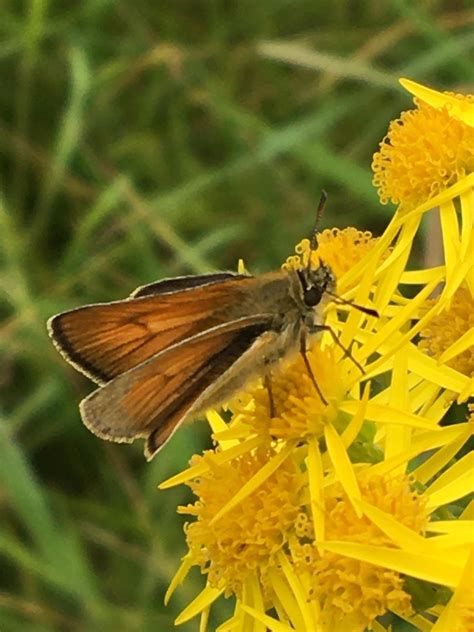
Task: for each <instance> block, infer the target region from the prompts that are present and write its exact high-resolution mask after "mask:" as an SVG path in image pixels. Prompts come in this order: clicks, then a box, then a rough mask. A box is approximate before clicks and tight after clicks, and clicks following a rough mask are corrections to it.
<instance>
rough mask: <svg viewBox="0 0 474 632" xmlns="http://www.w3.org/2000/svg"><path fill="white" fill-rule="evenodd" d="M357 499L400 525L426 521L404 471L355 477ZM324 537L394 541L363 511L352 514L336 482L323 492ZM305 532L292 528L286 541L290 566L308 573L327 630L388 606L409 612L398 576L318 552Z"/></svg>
mask: <svg viewBox="0 0 474 632" xmlns="http://www.w3.org/2000/svg"><path fill="white" fill-rule="evenodd" d="M359 486H360V489H361V493H362V499H363V500H364V501H365V502H367V503H369V504H370V506H372V507H376V508H378V510H380V511H383V512H386V513H387V514H389V515H390V516H391V517H392V518H393V519H394V520H398V521H399V522H400V524H403V525H404V526H406V527H408V528H409V529H412V530H413V531H414V532H415V533H419V534H421V533H423V532H424V530H425V528H426V525H427V523H428V519H427V513H428V512H427V511H426V509H425V505H426V499H425V498H423V496H421V495H420V494H418V493H417V492H414V491H413V490H412V489H411V485H410V481H409V479H408V477H406V476H398V477H391V476H387V475H386V476H374V477H364V476H363V474H361V475H360V476H359ZM325 503H326V507H325V512H326V541H327V542H330V541H331V540H336V541H340V542H342V541H351V542H358V543H360V544H362V545H364V544H365V545H371V546H374V545H376V546H388V547H393V546H394V544H393V542H392V540H391V539H390V537H389V536H388V535H387V534H385V533H384V532H383V531H382V530H381V529H380V528H379V527H378V526H377V525H376V524H375V523H374V522H372V521H371V519H370V518H369V517H368V516H367V515H362V516H358V515H357V513H356V512H355V510H354V507H353V505H352V503H351V502H350V501H349V500H348V498H347V496H346V495H345V493H344V491H343V490H342V488H341V486H340V484H339V483H334V484H333V485H331V486H330V487H329V489H328V490H327V492H326V494H325ZM308 539H309V538H308V534H307V533H304V532H303V533H301V534H299V533H298V532H297V537H296V538H295V539H294V540H293V542H292V543H291V545H290V549H291V554H292V559H293V563H294V565H295V570H296V572H297V574H298V575H299V576H304V575H307V577H308V584H309V590H308V596H307V598H308V599H309V600H313V601H315V602H316V605H317V608H318V609H320V611H321V616H320V618H321V623H322V625H323V627H324V629H327V630H359V629H360V630H364V629H365V628H366V627H367V626H370V625H371V624H372V622H373V621H374V619H375V618H376V617H378V616H381V615H383V614H385V613H386V612H387V611H389V610H396V611H397V612H399V613H401V614H403V615H404V616H409V615H411V614H412V613H413V610H412V607H411V597H410V595H409V594H408V593H407V592H405V590H404V589H403V581H404V580H403V577H402V576H401V575H400V573H397V572H396V571H391V570H388V569H386V568H384V567H383V566H377V565H374V564H369V563H367V562H361V561H358V560H355V559H352V558H350V557H346V556H344V555H340V554H338V553H331V552H327V553H325V554H322V553H321V552H320V551H319V550H318V545H317V543H316V542H315V541H314V540H313V542H309V541H308Z"/></svg>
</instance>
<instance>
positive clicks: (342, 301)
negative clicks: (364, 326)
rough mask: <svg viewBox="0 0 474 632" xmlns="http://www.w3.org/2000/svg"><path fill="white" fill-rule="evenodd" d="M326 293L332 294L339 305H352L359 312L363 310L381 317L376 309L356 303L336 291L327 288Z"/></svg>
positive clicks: (365, 312)
mask: <svg viewBox="0 0 474 632" xmlns="http://www.w3.org/2000/svg"><path fill="white" fill-rule="evenodd" d="M326 294H329V296H332V297H333V298H334V299H335V300H334V302H335V303H337V304H338V305H350V307H353V308H354V309H357V310H359V312H362V313H363V314H367V316H375V317H376V318H378V317H379V313H378V311H377V310H376V309H372V308H371V307H364V306H363V305H358V304H357V303H354V302H353V301H348V300H346V299H345V298H342V297H340V296H338V295H337V294H334V292H329V291H328V290H326Z"/></svg>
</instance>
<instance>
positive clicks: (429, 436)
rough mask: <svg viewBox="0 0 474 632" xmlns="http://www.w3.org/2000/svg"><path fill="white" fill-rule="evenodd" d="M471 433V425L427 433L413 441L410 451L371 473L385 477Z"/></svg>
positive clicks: (461, 425) (380, 465)
mask: <svg viewBox="0 0 474 632" xmlns="http://www.w3.org/2000/svg"><path fill="white" fill-rule="evenodd" d="M468 431H469V424H467V423H464V424H457V425H454V426H448V427H446V428H437V430H436V431H434V432H426V433H423V434H422V435H419V436H418V437H415V438H414V439H413V440H412V443H411V446H410V448H409V449H408V450H405V451H404V452H400V453H399V454H395V455H394V456H392V457H391V458H390V459H386V460H385V461H382V462H381V463H377V464H375V465H372V466H371V468H370V470H369V471H370V473H371V475H372V476H384V475H385V474H388V473H389V472H392V471H393V470H394V469H396V468H397V467H399V466H400V465H401V464H402V463H405V464H406V463H408V461H410V460H411V459H413V458H414V457H416V456H418V455H419V454H421V453H422V452H426V451H427V450H434V449H436V448H439V447H440V446H443V445H445V444H447V443H450V442H451V441H455V440H456V438H457V437H459V436H460V435H466V432H468Z"/></svg>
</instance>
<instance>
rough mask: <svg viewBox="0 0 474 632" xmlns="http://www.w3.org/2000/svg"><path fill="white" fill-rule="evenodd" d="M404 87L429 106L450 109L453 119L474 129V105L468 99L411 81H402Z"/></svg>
mask: <svg viewBox="0 0 474 632" xmlns="http://www.w3.org/2000/svg"><path fill="white" fill-rule="evenodd" d="M400 83H401V84H402V86H403V87H404V88H405V90H407V91H408V92H410V93H411V94H413V95H415V96H416V97H418V98H419V99H421V100H422V101H424V102H425V103H428V105H431V106H432V107H434V108H437V109H440V108H442V107H444V106H447V107H448V108H449V114H450V116H452V117H453V118H456V119H458V120H459V121H462V122H463V123H466V125H470V126H471V127H474V103H470V102H469V101H468V100H467V99H460V98H458V97H455V96H452V95H450V94H443V93H442V92H438V90H433V89H432V88H427V87H426V86H423V85H421V84H420V83H416V82H415V81H412V80H411V79H400Z"/></svg>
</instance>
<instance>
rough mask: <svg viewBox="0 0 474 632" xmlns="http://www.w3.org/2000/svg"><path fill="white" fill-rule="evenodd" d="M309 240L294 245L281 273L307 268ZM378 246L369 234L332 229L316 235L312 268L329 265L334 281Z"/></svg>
mask: <svg viewBox="0 0 474 632" xmlns="http://www.w3.org/2000/svg"><path fill="white" fill-rule="evenodd" d="M309 243H310V242H309V239H303V240H302V241H300V243H299V244H297V246H296V248H295V251H296V255H292V256H291V257H288V259H287V260H286V262H285V263H284V264H283V266H282V267H283V269H286V270H288V269H295V268H296V269H300V268H304V267H305V266H307V264H308V255H309V251H310V249H309ZM376 243H377V239H375V238H374V237H372V233H371V232H369V231H361V230H357V229H356V228H353V227H348V228H344V229H339V228H331V229H326V230H323V231H322V232H321V233H318V247H317V250H315V251H314V252H312V257H311V264H312V265H314V266H318V265H319V259H320V258H321V260H322V261H323V262H324V263H326V264H328V265H329V266H330V268H331V270H332V271H333V273H334V276H335V277H336V279H339V278H340V277H342V275H343V274H344V273H345V272H347V271H348V270H350V269H351V268H352V267H353V266H354V265H355V264H356V263H358V262H359V261H360V260H361V259H362V258H363V257H364V256H365V255H366V254H367V253H368V252H369V251H370V250H371V249H372V248H373V247H374V246H375V244H376Z"/></svg>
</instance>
